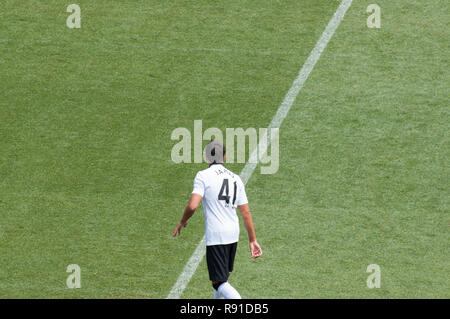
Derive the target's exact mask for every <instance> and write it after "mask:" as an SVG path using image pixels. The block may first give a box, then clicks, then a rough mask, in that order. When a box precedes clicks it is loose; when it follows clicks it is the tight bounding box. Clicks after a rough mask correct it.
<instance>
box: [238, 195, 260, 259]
mask: <svg viewBox="0 0 450 319" xmlns="http://www.w3.org/2000/svg"><path fill="white" fill-rule="evenodd" d="M237 208H238V209H239V211H240V212H241V214H242V219H243V220H244V225H245V228H246V229H247V233H248V241H249V245H250V253H251V254H252V257H253V258H258V257H259V256H261V255H262V250H261V247H260V246H259V244H258V242H257V241H256V235H255V226H254V225H253V218H252V214H251V213H250V207H249V206H248V203H247V204H243V205H239V206H238V207H237Z"/></svg>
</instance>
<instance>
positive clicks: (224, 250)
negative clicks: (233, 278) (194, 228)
mask: <svg viewBox="0 0 450 319" xmlns="http://www.w3.org/2000/svg"><path fill="white" fill-rule="evenodd" d="M237 244H238V243H237V242H235V243H232V244H227V245H213V246H206V263H207V264H208V272H209V279H210V280H211V281H227V280H228V276H229V275H230V272H232V271H233V264H234V256H235V255H236V249H237Z"/></svg>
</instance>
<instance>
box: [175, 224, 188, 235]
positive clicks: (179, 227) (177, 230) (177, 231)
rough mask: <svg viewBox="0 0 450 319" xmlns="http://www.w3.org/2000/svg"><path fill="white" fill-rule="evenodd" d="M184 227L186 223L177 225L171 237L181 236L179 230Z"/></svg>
mask: <svg viewBox="0 0 450 319" xmlns="http://www.w3.org/2000/svg"><path fill="white" fill-rule="evenodd" d="M186 226H187V223H183V222H180V223H179V224H178V225H177V227H175V230H174V231H173V234H172V236H173V237H177V234H178V235H180V234H181V228H183V227H186Z"/></svg>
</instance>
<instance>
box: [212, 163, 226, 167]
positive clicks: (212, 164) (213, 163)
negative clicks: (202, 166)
mask: <svg viewBox="0 0 450 319" xmlns="http://www.w3.org/2000/svg"><path fill="white" fill-rule="evenodd" d="M213 165H222V166H223V163H211V164H209V167H211V166H213Z"/></svg>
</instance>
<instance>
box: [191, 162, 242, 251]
mask: <svg viewBox="0 0 450 319" xmlns="http://www.w3.org/2000/svg"><path fill="white" fill-rule="evenodd" d="M192 193H193V194H199V195H201V196H202V197H203V198H202V204H203V210H204V213H205V233H206V245H207V246H212V245H226V244H231V243H235V242H237V241H238V240H239V219H238V217H237V215H236V207H237V206H239V205H243V204H247V203H248V201H247V195H246V194H245V187H244V183H242V180H241V178H240V177H239V175H237V174H234V173H233V172H231V171H229V170H228V169H226V168H225V167H224V166H223V165H222V164H212V165H211V166H210V167H209V168H207V169H205V170H203V171H200V172H198V173H197V176H195V179H194V190H193V191H192Z"/></svg>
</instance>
